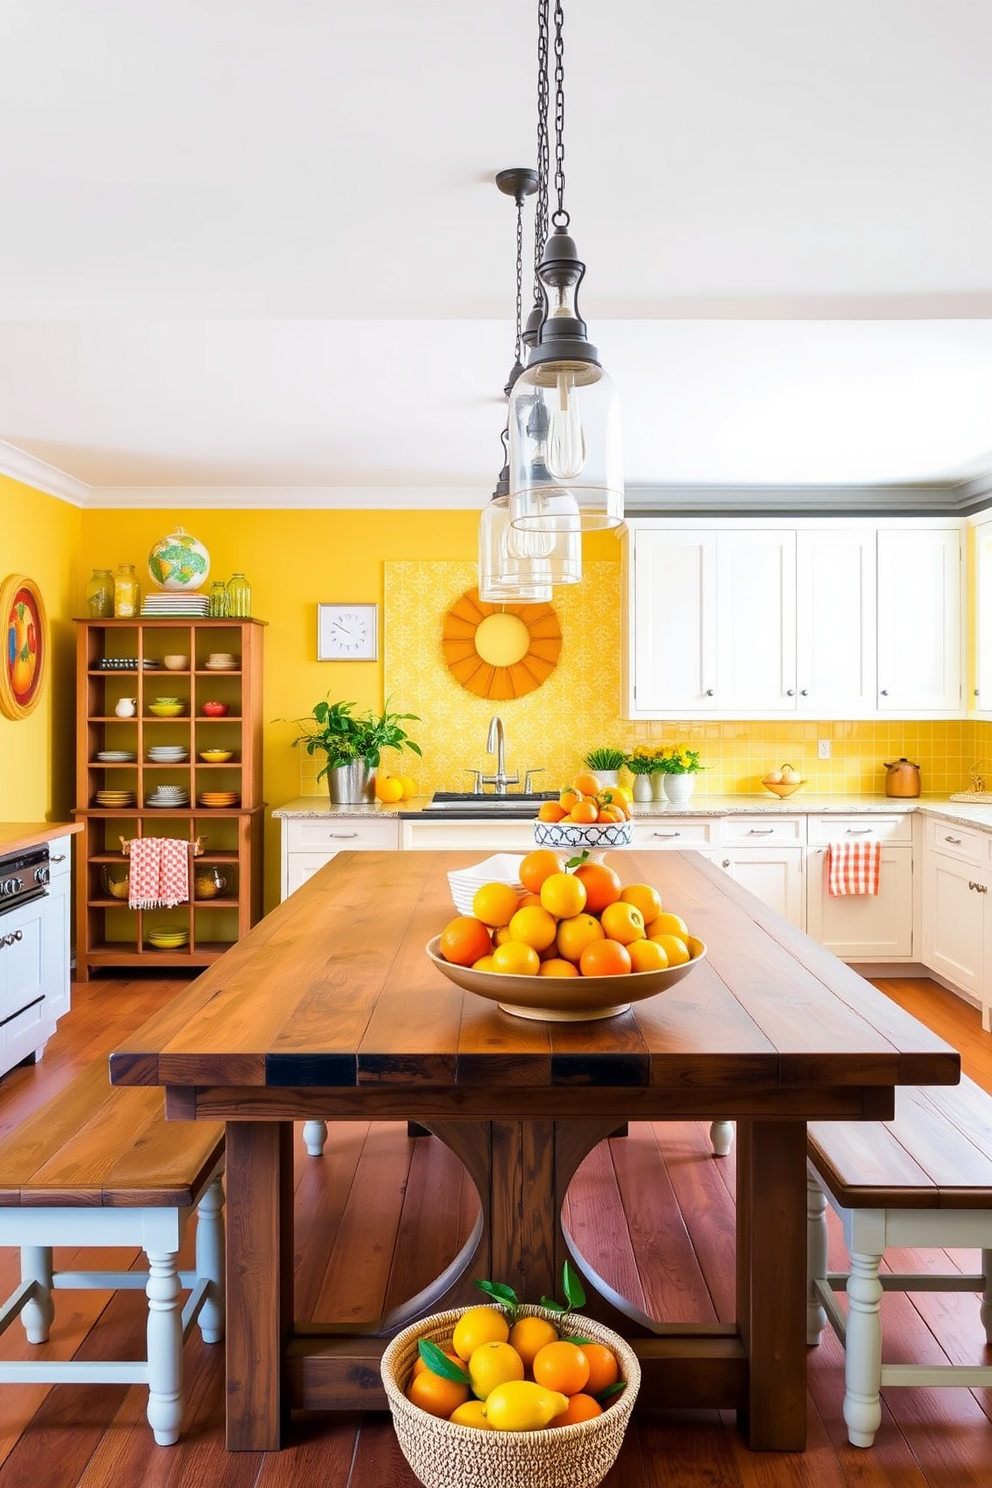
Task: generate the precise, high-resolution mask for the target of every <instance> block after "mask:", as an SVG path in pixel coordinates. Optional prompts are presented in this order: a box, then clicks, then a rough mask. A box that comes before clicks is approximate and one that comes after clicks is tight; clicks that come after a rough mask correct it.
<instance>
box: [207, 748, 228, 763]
mask: <svg viewBox="0 0 992 1488" xmlns="http://www.w3.org/2000/svg"><path fill="white" fill-rule="evenodd" d="M233 753H234V751H233V749H201V750H200V758H201V760H205V761H206V763H207V764H208V765H223V764H224V763H225V762H226V761H227V760H229V759H230V758H231V756H232V755H233Z"/></svg>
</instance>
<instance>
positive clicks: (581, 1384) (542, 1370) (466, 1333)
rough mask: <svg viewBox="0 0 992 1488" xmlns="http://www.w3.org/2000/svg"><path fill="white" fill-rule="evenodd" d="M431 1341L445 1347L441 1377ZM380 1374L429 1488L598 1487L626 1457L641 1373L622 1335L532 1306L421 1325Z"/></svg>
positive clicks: (471, 1310) (399, 1430)
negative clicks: (474, 1486) (623, 1450)
mask: <svg viewBox="0 0 992 1488" xmlns="http://www.w3.org/2000/svg"><path fill="white" fill-rule="evenodd" d="M570 1335H575V1337H576V1338H581V1339H582V1343H581V1344H580V1343H578V1342H575V1341H571V1337H570ZM422 1342H426V1344H427V1345H434V1346H435V1347H436V1349H438V1350H440V1352H441V1357H442V1361H443V1362H441V1363H440V1365H439V1367H440V1369H442V1370H444V1371H445V1372H444V1373H443V1374H440V1373H435V1372H434V1371H433V1370H432V1369H431V1367H430V1364H431V1362H433V1361H436V1360H437V1357H438V1356H437V1354H436V1353H435V1354H431V1352H430V1348H429V1347H428V1348H427V1349H424V1348H422V1347H421V1344H422ZM425 1355H426V1357H425ZM381 1372H382V1381H383V1385H384V1387H385V1390H386V1395H387V1397H388V1400H389V1408H390V1411H391V1413H392V1418H393V1426H394V1428H395V1431H396V1436H397V1440H398V1441H399V1444H400V1448H401V1450H402V1452H403V1455H404V1457H405V1458H406V1460H407V1462H408V1463H409V1465H410V1467H411V1468H412V1469H413V1471H414V1472H415V1473H416V1475H417V1477H418V1478H419V1479H420V1481H421V1483H423V1484H425V1488H464V1485H465V1484H466V1483H486V1484H492V1485H493V1488H533V1485H535V1484H554V1485H556V1488H572V1485H574V1488H580V1485H581V1488H594V1485H595V1484H597V1483H600V1482H602V1480H603V1478H604V1477H605V1476H606V1474H607V1473H608V1472H609V1470H610V1468H611V1467H612V1466H613V1463H614V1462H615V1461H616V1458H617V1455H618V1454H619V1451H620V1447H621V1445H622V1442H623V1435H624V1432H625V1430H626V1428H627V1423H628V1422H629V1420H630V1416H631V1412H632V1411H633V1408H634V1402H635V1399H636V1397H637V1390H638V1386H639V1384H640V1377H641V1375H640V1366H639V1365H638V1362H637V1356H636V1355H635V1354H634V1352H633V1350H632V1349H631V1348H630V1347H629V1345H628V1344H627V1343H626V1342H625V1341H624V1340H623V1339H622V1338H621V1337H620V1336H619V1334H617V1333H614V1332H613V1331H612V1330H611V1329H609V1328H605V1327H603V1325H602V1324H601V1323H596V1322H593V1321H592V1319H590V1318H586V1317H581V1316H578V1315H576V1314H572V1313H569V1314H567V1316H566V1317H565V1318H562V1316H561V1315H560V1314H558V1313H555V1312H552V1311H551V1310H549V1309H547V1308H544V1307H530V1306H527V1305H525V1304H516V1305H514V1307H513V1308H512V1310H511V1311H510V1312H509V1314H508V1313H507V1311H506V1310H505V1309H504V1308H503V1307H499V1306H496V1307H488V1306H477V1307H467V1308H460V1309H457V1310H454V1311H451V1312H442V1313H437V1314H435V1315H434V1316H433V1317H429V1318H424V1319H421V1321H420V1322H418V1323H414V1324H413V1325H412V1326H411V1327H409V1328H406V1329H404V1330H403V1332H402V1333H399V1334H398V1335H397V1336H396V1337H395V1338H394V1339H393V1340H392V1342H391V1343H390V1344H388V1345H387V1347H386V1349H385V1351H384V1353H383V1356H382V1366H381Z"/></svg>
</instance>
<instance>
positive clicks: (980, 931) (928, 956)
mask: <svg viewBox="0 0 992 1488" xmlns="http://www.w3.org/2000/svg"><path fill="white" fill-rule="evenodd" d="M988 883H989V875H988V874H987V873H986V872H985V871H984V870H983V869H982V868H980V867H975V866H973V865H971V864H968V863H966V862H962V861H961V860H960V859H958V858H953V857H949V856H947V855H946V854H945V853H939V852H934V851H932V850H928V851H927V852H926V855H925V858H924V878H923V964H924V966H927V967H929V968H930V970H931V971H935V972H937V973H938V974H939V975H940V976H943V977H946V978H947V980H948V981H949V982H952V983H953V984H954V986H955V987H960V988H961V989H962V990H963V991H965V992H969V993H971V994H972V996H973V997H975V998H976V999H979V1000H981V1001H987V998H986V997H985V995H984V988H983V980H984V967H985V933H986V931H985V927H986V919H987V908H986V904H987V900H988Z"/></svg>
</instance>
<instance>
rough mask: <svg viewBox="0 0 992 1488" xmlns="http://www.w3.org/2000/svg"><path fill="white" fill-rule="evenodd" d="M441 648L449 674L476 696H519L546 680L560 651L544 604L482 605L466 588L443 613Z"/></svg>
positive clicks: (557, 631)
mask: <svg viewBox="0 0 992 1488" xmlns="http://www.w3.org/2000/svg"><path fill="white" fill-rule="evenodd" d="M441 650H442V651H443V653H444V659H445V661H446V662H447V665H448V670H449V671H450V672H451V675H452V676H453V677H454V678H455V679H456V680H457V681H458V682H460V683H461V685H462V686H463V687H464V688H467V690H468V691H469V692H474V693H475V694H476V696H477V697H483V698H491V699H494V700H502V699H506V698H519V697H524V696H525V695H526V694H527V693H528V692H533V691H534V690H535V688H537V687H540V685H541V683H542V682H546V681H547V679H548V678H549V677H550V676H551V673H552V672H553V671H554V669H555V666H556V665H557V663H558V657H559V655H560V653H561V629H560V627H559V624H558V617H557V615H556V614H555V612H554V609H553V607H552V606H551V605H549V604H502V605H495V604H488V603H487V602H486V601H485V600H484V599H480V598H479V591H478V589H468V590H466V592H465V593H464V594H463V595H462V596H461V598H460V599H458V600H457V601H456V602H455V603H454V604H453V605H452V606H451V608H450V609H449V610H448V612H447V614H446V615H445V617H444V628H443V631H442V635H441Z"/></svg>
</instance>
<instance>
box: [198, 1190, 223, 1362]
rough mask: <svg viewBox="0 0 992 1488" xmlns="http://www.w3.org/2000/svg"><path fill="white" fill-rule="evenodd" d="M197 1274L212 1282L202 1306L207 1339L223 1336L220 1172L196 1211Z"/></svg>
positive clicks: (214, 1340) (202, 1327) (201, 1319)
mask: <svg viewBox="0 0 992 1488" xmlns="http://www.w3.org/2000/svg"><path fill="white" fill-rule="evenodd" d="M196 1274H197V1277H206V1278H207V1280H208V1281H209V1282H210V1286H209V1287H208V1289H207V1294H206V1297H205V1299H204V1302H203V1306H202V1307H201V1309H200V1316H199V1319H198V1321H199V1324H200V1332H201V1334H202V1335H203V1341H204V1343H219V1342H220V1341H221V1339H222V1338H223V1337H224V1290H225V1271H224V1188H223V1184H222V1183H221V1180H220V1175H219V1174H218V1176H217V1177H216V1178H215V1179H214V1180H213V1182H212V1183H211V1184H210V1187H209V1188H208V1189H207V1191H206V1193H205V1194H204V1195H203V1198H202V1199H201V1200H200V1203H199V1205H198V1207H197V1211H196Z"/></svg>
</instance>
